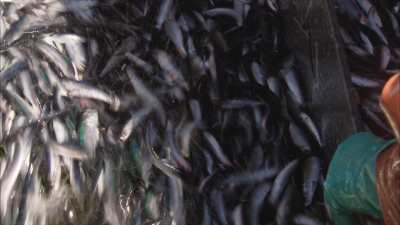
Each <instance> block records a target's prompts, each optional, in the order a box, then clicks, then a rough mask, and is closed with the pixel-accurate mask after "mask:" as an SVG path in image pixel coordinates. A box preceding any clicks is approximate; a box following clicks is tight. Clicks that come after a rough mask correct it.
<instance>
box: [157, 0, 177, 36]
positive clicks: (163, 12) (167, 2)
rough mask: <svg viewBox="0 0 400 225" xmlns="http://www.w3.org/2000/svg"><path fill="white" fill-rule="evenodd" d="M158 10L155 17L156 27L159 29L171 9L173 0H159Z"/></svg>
mask: <svg viewBox="0 0 400 225" xmlns="http://www.w3.org/2000/svg"><path fill="white" fill-rule="evenodd" d="M161 1H162V2H161V5H160V11H159V12H158V15H157V19H156V28H157V29H161V27H162V26H163V24H164V22H165V20H166V19H167V17H168V13H169V12H170V11H171V9H172V6H173V4H174V1H173V0H161Z"/></svg>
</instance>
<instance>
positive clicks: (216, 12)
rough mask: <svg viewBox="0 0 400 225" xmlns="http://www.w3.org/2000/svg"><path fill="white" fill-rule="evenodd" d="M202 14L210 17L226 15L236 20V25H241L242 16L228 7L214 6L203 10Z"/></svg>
mask: <svg viewBox="0 0 400 225" xmlns="http://www.w3.org/2000/svg"><path fill="white" fill-rule="evenodd" d="M204 15H206V16H210V17H216V16H227V17H230V18H232V19H234V20H235V21H236V24H237V26H239V27H240V26H242V25H243V17H242V15H240V14H239V13H238V12H237V11H235V10H234V9H230V8H214V9H210V10H207V11H205V12H204Z"/></svg>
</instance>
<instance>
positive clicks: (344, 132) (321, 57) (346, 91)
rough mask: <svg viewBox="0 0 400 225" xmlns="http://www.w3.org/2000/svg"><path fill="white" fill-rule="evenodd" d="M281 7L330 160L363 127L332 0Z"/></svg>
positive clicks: (289, 0)
mask: <svg viewBox="0 0 400 225" xmlns="http://www.w3.org/2000/svg"><path fill="white" fill-rule="evenodd" d="M280 7H281V9H283V13H284V15H283V18H284V20H285V21H284V24H285V28H286V31H287V40H286V41H287V43H288V45H289V48H290V49H291V50H293V51H294V53H295V55H296V58H297V60H298V65H297V68H298V69H299V72H300V80H301V81H302V85H303V86H304V89H305V91H306V92H305V93H306V97H307V101H308V102H309V105H308V108H309V109H310V111H311V112H312V114H313V116H314V118H316V122H317V124H318V125H319V127H320V130H321V135H322V138H323V140H324V142H325V147H324V151H325V153H326V154H325V155H326V157H327V160H329V159H330V158H331V156H332V154H333V153H334V151H335V149H336V147H337V145H338V144H339V143H340V142H342V141H343V140H344V139H345V138H346V137H348V136H349V135H351V134H353V133H355V132H357V131H359V130H360V127H361V126H360V123H359V121H360V120H359V114H358V111H357V108H356V104H355V102H354V98H353V96H355V95H354V92H352V91H351V80H350V76H349V69H348V66H347V64H346V60H345V59H346V58H345V54H344V50H343V48H342V46H341V44H340V43H341V41H340V39H339V35H338V29H337V28H338V26H337V23H336V18H335V14H334V8H333V6H332V4H331V1H330V0H281V1H280ZM301 77H303V79H302V78H301Z"/></svg>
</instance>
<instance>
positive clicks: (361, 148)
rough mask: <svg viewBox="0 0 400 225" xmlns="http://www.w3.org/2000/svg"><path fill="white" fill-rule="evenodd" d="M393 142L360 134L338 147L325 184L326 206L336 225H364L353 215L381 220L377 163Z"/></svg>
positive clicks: (367, 134)
mask: <svg viewBox="0 0 400 225" xmlns="http://www.w3.org/2000/svg"><path fill="white" fill-rule="evenodd" d="M394 142H395V140H391V141H386V140H383V139H381V138H378V137H376V136H374V135H372V134H370V133H358V134H355V135H353V136H351V137H350V138H348V139H347V140H345V141H344V142H343V143H342V144H341V145H339V147H338V149H337V150H336V152H335V155H334V157H333V159H332V162H331V164H330V166H329V169H328V175H327V178H326V182H325V184H324V195H325V202H326V204H327V206H328V209H329V212H330V214H331V217H332V220H333V224H334V225H361V224H360V223H359V221H357V219H356V217H355V216H354V215H369V216H371V217H373V218H375V219H382V213H381V211H380V207H379V201H378V195H377V190H376V174H375V169H376V159H377V156H378V155H379V153H380V152H381V151H382V150H384V149H386V148H387V147H388V146H390V145H391V144H393V143H394Z"/></svg>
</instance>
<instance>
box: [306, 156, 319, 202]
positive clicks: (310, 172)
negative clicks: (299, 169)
mask: <svg viewBox="0 0 400 225" xmlns="http://www.w3.org/2000/svg"><path fill="white" fill-rule="evenodd" d="M320 174H321V160H320V159H319V158H318V157H315V156H312V157H309V158H307V159H306V160H305V161H304V169H303V180H304V182H303V196H304V205H305V206H306V207H308V206H310V204H311V202H312V200H313V197H314V193H315V190H316V188H317V186H318V181H319V178H320Z"/></svg>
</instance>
